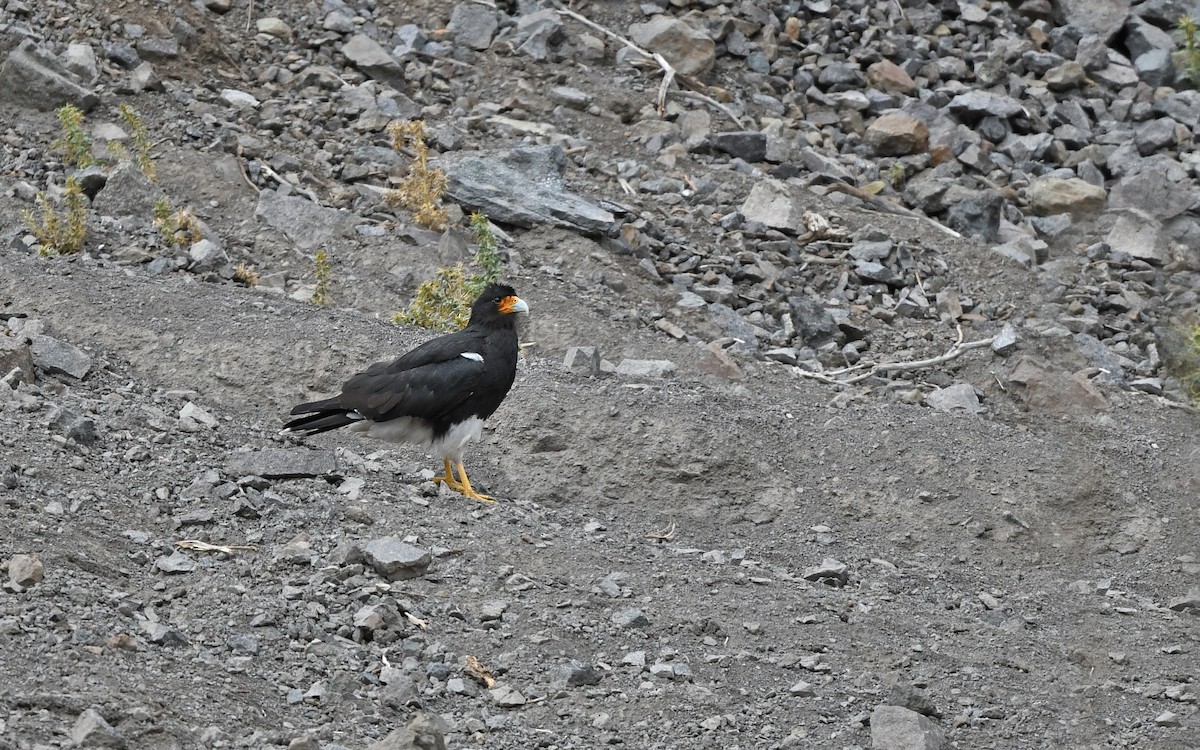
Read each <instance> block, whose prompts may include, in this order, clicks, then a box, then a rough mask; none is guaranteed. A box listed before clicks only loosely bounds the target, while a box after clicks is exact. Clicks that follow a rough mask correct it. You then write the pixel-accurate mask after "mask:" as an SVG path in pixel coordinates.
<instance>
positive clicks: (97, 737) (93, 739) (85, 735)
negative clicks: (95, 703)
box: [68, 708, 125, 748]
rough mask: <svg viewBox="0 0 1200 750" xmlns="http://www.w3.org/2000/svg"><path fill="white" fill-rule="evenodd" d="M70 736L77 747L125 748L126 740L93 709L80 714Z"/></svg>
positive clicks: (69, 733)
mask: <svg viewBox="0 0 1200 750" xmlns="http://www.w3.org/2000/svg"><path fill="white" fill-rule="evenodd" d="M68 736H69V737H70V738H71V740H72V741H73V742H74V743H75V746H76V747H117V748H120V747H125V738H124V737H122V736H121V734H120V733H118V732H117V730H116V729H114V728H113V726H112V725H111V724H109V723H108V722H107V721H105V720H104V717H103V716H101V715H100V714H99V713H97V712H96V711H95V710H94V709H91V708H89V709H87V710H86V711H84V712H83V713H81V714H79V717H78V718H77V719H75V724H74V725H72V726H71V731H70V732H68Z"/></svg>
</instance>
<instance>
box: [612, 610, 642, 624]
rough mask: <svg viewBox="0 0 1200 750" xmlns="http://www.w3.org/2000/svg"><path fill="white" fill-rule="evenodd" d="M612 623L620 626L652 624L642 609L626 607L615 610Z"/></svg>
mask: <svg viewBox="0 0 1200 750" xmlns="http://www.w3.org/2000/svg"><path fill="white" fill-rule="evenodd" d="M612 624H613V625H615V626H617V627H618V628H644V627H647V626H648V625H649V624H650V620H649V619H648V618H647V617H646V614H645V613H644V612H642V610H640V609H638V608H636V607H626V608H625V609H618V610H617V611H616V612H613V614H612Z"/></svg>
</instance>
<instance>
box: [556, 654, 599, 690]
mask: <svg viewBox="0 0 1200 750" xmlns="http://www.w3.org/2000/svg"><path fill="white" fill-rule="evenodd" d="M603 677H604V673H603V672H601V671H600V670H599V669H596V667H594V666H593V665H591V664H587V663H585V662H582V661H579V660H578V659H572V660H570V661H568V662H567V663H566V664H562V665H560V666H558V667H555V668H554V669H552V670H550V684H551V685H552V686H554V687H556V688H573V687H583V686H585V685H599V684H600V680H601V679H602V678H603Z"/></svg>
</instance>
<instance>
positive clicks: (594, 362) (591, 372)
mask: <svg viewBox="0 0 1200 750" xmlns="http://www.w3.org/2000/svg"><path fill="white" fill-rule="evenodd" d="M563 368H564V369H566V370H567V371H568V372H573V373H575V374H576V375H587V376H589V377H591V376H595V375H599V374H600V350H598V349H597V348H596V347H594V346H572V347H571V348H570V349H567V355H566V356H565V357H564V358H563Z"/></svg>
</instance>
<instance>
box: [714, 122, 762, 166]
mask: <svg viewBox="0 0 1200 750" xmlns="http://www.w3.org/2000/svg"><path fill="white" fill-rule="evenodd" d="M708 140H709V143H710V144H711V145H712V147H713V148H715V149H716V150H718V151H723V152H724V153H727V154H729V155H730V156H736V157H738V158H739V159H743V160H745V161H748V162H750V163H752V164H753V163H755V162H760V161H763V160H764V159H766V158H767V136H766V134H765V133H759V132H756V131H753V130H739V131H732V132H725V133H712V134H710V135H709V136H708Z"/></svg>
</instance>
